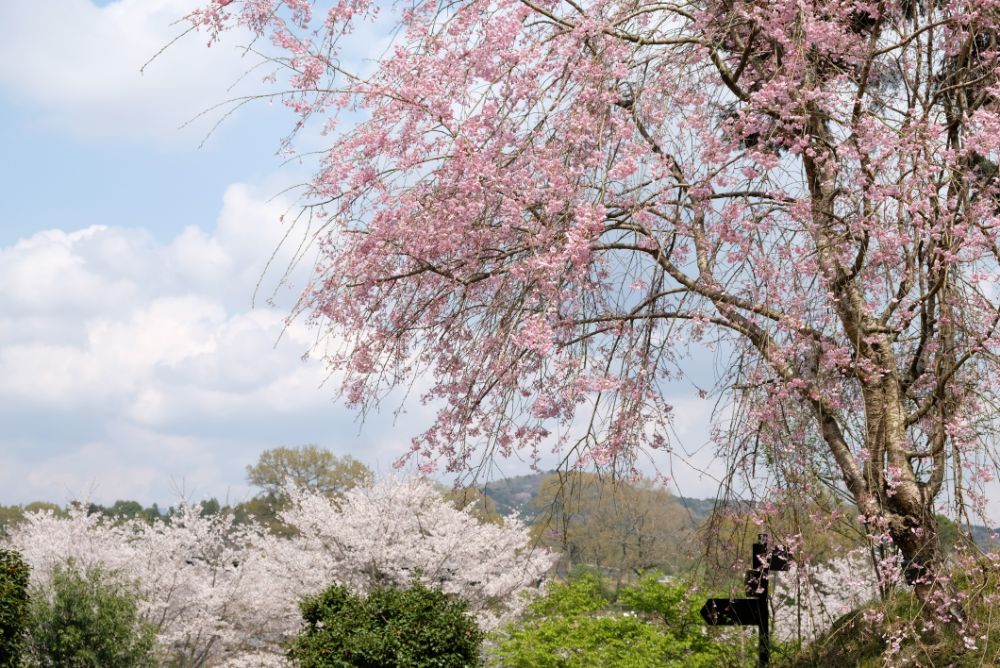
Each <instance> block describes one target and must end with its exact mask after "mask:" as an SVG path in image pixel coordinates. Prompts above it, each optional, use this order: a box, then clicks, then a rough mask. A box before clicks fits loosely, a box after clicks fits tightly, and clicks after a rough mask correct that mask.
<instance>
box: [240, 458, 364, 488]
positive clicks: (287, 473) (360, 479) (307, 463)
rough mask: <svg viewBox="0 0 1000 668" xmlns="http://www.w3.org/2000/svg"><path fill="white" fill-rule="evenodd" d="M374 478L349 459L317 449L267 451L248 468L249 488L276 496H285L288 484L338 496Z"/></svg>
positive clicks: (359, 463) (356, 461) (361, 465)
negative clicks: (251, 486) (250, 486)
mask: <svg viewBox="0 0 1000 668" xmlns="http://www.w3.org/2000/svg"><path fill="white" fill-rule="evenodd" d="M374 477H375V476H374V474H373V473H372V471H371V469H369V468H368V467H367V466H365V465H364V464H362V463H361V462H359V461H358V460H356V459H354V458H353V457H351V456H350V455H345V456H344V457H338V456H337V455H335V454H333V453H332V452H330V451H329V450H325V449H323V448H320V447H319V446H316V445H303V446H299V447H297V448H285V447H281V448H273V449H271V450H265V451H264V452H262V453H261V455H260V458H259V459H258V460H257V463H256V464H254V465H253V466H248V467H247V479H248V480H249V482H250V484H251V485H253V486H255V487H259V488H261V489H262V490H263V491H264V493H265V494H274V495H276V496H280V495H282V493H283V492H284V489H285V485H286V484H287V483H288V482H291V483H292V484H294V485H295V486H297V487H305V488H307V489H310V490H312V491H315V492H319V493H320V494H324V495H326V496H337V495H339V494H343V493H344V492H346V491H347V490H349V489H351V488H352V487H357V486H364V485H369V484H371V483H372V481H373V480H374Z"/></svg>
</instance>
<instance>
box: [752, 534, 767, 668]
mask: <svg viewBox="0 0 1000 668" xmlns="http://www.w3.org/2000/svg"><path fill="white" fill-rule="evenodd" d="M767 539H768V535H767V534H766V533H762V534H758V535H757V542H756V543H754V545H753V568H754V569H755V570H758V572H759V573H760V578H759V579H758V581H757V582H758V586H757V610H758V613H759V620H760V621H759V623H758V626H757V668H767V666H768V664H770V662H771V624H770V621H771V620H770V613H771V611H770V609H769V608H770V606H769V605H768V593H769V590H770V584H771V583H770V579H771V578H770V573H768V563H767V562H768V555H767Z"/></svg>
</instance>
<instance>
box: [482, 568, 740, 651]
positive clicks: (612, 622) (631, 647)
mask: <svg viewBox="0 0 1000 668" xmlns="http://www.w3.org/2000/svg"><path fill="white" fill-rule="evenodd" d="M603 584H604V583H603V581H602V579H601V578H600V577H599V576H596V575H594V574H583V575H582V576H580V577H577V578H575V579H572V580H570V581H568V582H565V583H557V584H553V585H551V586H550V587H549V591H548V593H547V594H546V595H545V596H544V597H542V598H540V599H537V600H536V601H534V602H533V603H532V605H531V606H530V608H529V610H528V613H527V615H526V617H525V619H524V620H522V621H521V622H520V623H518V624H516V625H514V626H512V627H510V628H508V629H507V630H506V632H505V633H503V634H501V635H499V636H498V638H497V646H496V648H495V649H494V650H493V651H492V652H491V654H492V655H493V659H492V661H491V665H495V666H503V668H720V667H723V666H741V665H746V664H747V661H746V659H745V656H744V653H743V652H742V651H741V648H740V647H739V646H737V645H731V644H730V643H727V642H725V641H723V640H721V639H719V638H718V637H717V634H708V633H707V632H706V631H705V626H704V622H703V621H702V620H701V618H700V616H699V615H698V612H697V611H698V608H699V607H700V605H701V603H702V599H703V597H700V596H694V595H692V592H691V589H690V587H689V586H688V583H685V582H664V581H661V579H660V577H659V575H658V574H656V573H651V574H649V575H647V576H646V577H644V578H642V579H641V580H640V581H639V582H638V583H636V584H635V585H633V586H630V587H626V588H624V589H622V590H620V591H619V592H618V597H617V601H614V600H612V597H611V595H610V594H609V593H608V591H607V590H606V588H605V587H604V586H603Z"/></svg>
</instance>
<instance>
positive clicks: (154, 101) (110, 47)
mask: <svg viewBox="0 0 1000 668" xmlns="http://www.w3.org/2000/svg"><path fill="white" fill-rule="evenodd" d="M201 4H204V3H203V2H200V1H199V0H118V1H117V2H112V3H111V4H108V5H105V6H103V7H98V6H96V5H94V4H92V3H91V2H90V0H44V2H3V3H0V88H6V89H8V90H10V91H12V92H13V93H14V94H15V96H16V97H17V98H18V99H19V100H21V101H22V102H27V103H29V104H31V105H32V106H35V107H37V108H38V109H40V110H41V112H42V113H41V115H40V120H41V121H42V122H45V123H49V124H51V125H55V126H57V127H60V128H62V129H65V130H68V131H70V132H72V133H73V134H76V135H78V136H84V137H91V138H102V137H122V136H124V137H132V138H135V137H145V138H153V139H159V140H163V139H169V140H172V141H176V140H177V138H178V135H177V133H176V131H175V130H176V128H177V127H178V126H179V125H181V124H182V123H184V122H185V121H187V120H189V119H191V118H192V117H193V116H195V115H196V114H197V113H199V112H200V111H203V110H205V109H206V108H207V107H208V106H210V105H211V104H214V103H218V102H221V101H223V100H225V99H228V98H229V97H234V96H236V95H238V94H240V92H241V91H242V90H243V89H242V88H240V87H237V88H234V89H232V90H230V91H228V92H227V89H228V88H229V87H230V86H231V85H232V84H233V83H234V82H236V81H237V79H239V77H240V75H241V74H243V73H244V72H246V71H247V70H248V69H249V68H250V67H251V66H252V65H254V64H255V62H256V61H255V60H254V59H253V58H244V57H242V56H241V54H240V53H239V51H238V50H237V49H236V48H235V47H236V45H237V44H239V43H244V42H245V40H240V39H235V40H229V41H228V43H227V45H222V46H216V47H213V48H211V49H209V48H206V42H207V36H206V35H204V34H191V35H188V36H186V37H185V38H183V39H181V40H179V41H178V42H176V43H175V44H173V45H171V46H170V48H168V49H166V50H165V51H164V52H163V53H162V54H161V55H160V56H159V57H157V58H156V60H154V62H153V63H152V64H151V65H150V66H149V67H148V68H147V69H146V71H145V74H140V72H139V69H140V68H141V67H142V66H143V64H144V63H146V62H147V61H148V60H149V59H150V58H151V57H152V56H154V55H155V54H156V53H157V52H158V51H160V50H161V49H162V48H163V47H164V46H166V45H167V44H168V43H169V42H170V41H171V40H172V39H173V38H174V37H176V36H177V35H179V34H180V33H181V32H183V31H184V30H185V29H186V24H184V23H183V22H182V21H180V20H181V19H182V17H183V16H185V15H186V14H188V13H189V12H190V11H191V10H193V9H195V8H196V7H198V6H199V5H201ZM260 81H261V80H260V77H257V76H250V77H247V81H246V82H245V85H246V86H249V87H250V88H248V89H247V90H253V92H259V91H260V88H261V82H260ZM205 130H206V127H205V126H204V125H202V126H199V128H198V132H201V133H204V132H205Z"/></svg>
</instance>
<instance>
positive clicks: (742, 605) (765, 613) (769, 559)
mask: <svg viewBox="0 0 1000 668" xmlns="http://www.w3.org/2000/svg"><path fill="white" fill-rule="evenodd" d="M790 562H791V557H790V556H789V554H788V551H787V550H786V549H784V548H782V547H775V548H772V549H770V550H768V546H767V534H766V533H762V534H758V536H757V542H756V543H754V544H753V561H752V562H751V566H752V568H751V569H750V570H749V571H747V572H746V576H745V578H744V584H745V586H746V593H747V596H748V597H750V598H710V599H708V600H707V601H705V605H703V606H702V607H701V618H702V619H704V620H705V622H706V623H707V624H709V625H711V626H727V625H728V626H732V625H735V626H756V627H757V666H758V667H759V668H766V666H767V665H768V663H770V661H771V624H770V622H771V620H770V609H769V603H770V601H769V598H770V591H769V590H770V583H771V576H770V573H771V571H786V570H788V564H789V563H790Z"/></svg>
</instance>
